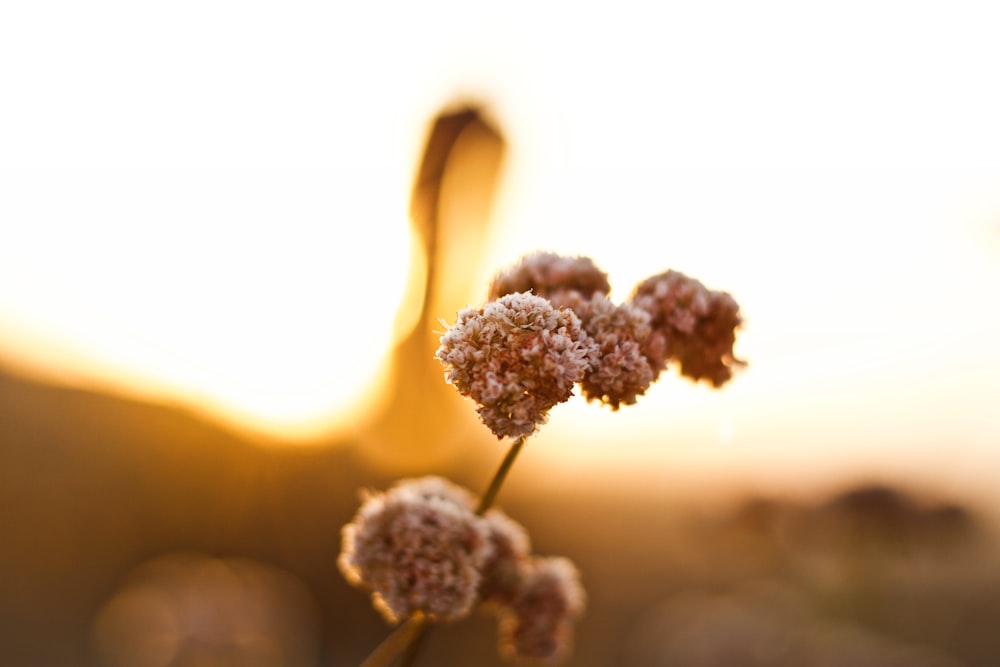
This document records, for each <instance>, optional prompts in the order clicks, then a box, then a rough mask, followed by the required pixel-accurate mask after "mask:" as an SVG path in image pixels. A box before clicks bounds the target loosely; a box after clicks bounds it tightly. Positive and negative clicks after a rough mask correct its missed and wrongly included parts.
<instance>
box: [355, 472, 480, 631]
mask: <svg viewBox="0 0 1000 667" xmlns="http://www.w3.org/2000/svg"><path fill="white" fill-rule="evenodd" d="M491 551H492V543H491V542H490V539H489V531H488V529H487V527H486V525H485V524H484V522H483V521H482V520H481V518H480V517H477V516H476V515H475V514H474V513H473V511H472V496H471V494H469V493H468V492H467V491H465V490H464V489H462V488H460V487H457V486H455V485H454V484H451V483H450V482H448V481H447V480H444V479H442V478H439V477H424V478H421V479H411V480H403V481H400V482H398V483H397V484H396V485H394V486H393V487H392V488H391V489H389V490H388V491H387V492H386V493H384V494H378V493H372V494H370V495H368V497H367V498H366V499H365V501H364V503H363V504H362V506H361V508H360V509H359V510H358V513H357V515H356V516H355V517H354V520H353V521H352V522H351V523H349V524H347V525H346V526H344V528H343V548H342V551H341V554H340V558H339V560H338V565H339V566H340V569H341V571H342V572H343V573H344V576H345V577H346V578H347V580H348V581H350V582H351V583H352V584H355V585H362V586H365V587H367V588H369V589H371V591H372V599H373V601H374V603H375V606H376V607H377V608H378V609H379V611H380V612H381V613H382V614H383V616H385V618H386V619H387V620H389V621H390V622H396V621H398V620H399V619H401V618H404V617H406V616H409V615H411V614H413V613H414V612H416V611H421V612H423V613H425V614H427V615H428V616H429V617H430V618H433V619H438V620H444V621H448V620H455V619H458V618H461V617H463V616H465V615H467V614H468V613H469V611H470V610H471V609H472V607H473V605H474V604H475V602H476V599H477V595H478V591H479V585H480V580H481V574H480V572H481V570H482V567H483V565H484V564H485V563H486V562H487V560H488V559H489V557H490V554H491Z"/></svg>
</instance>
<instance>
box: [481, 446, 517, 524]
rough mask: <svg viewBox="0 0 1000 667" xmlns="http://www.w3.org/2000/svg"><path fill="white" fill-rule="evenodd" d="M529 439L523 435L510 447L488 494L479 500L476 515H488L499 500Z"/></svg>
mask: <svg viewBox="0 0 1000 667" xmlns="http://www.w3.org/2000/svg"><path fill="white" fill-rule="evenodd" d="M527 439H528V436H525V435H522V436H520V437H519V438H518V439H517V440H515V441H514V444H513V445H511V446H510V449H509V450H507V456H505V457H504V459H503V461H501V462H500V467H499V468H497V471H496V472H495V473H494V474H493V479H492V480H491V481H490V485H489V487H488V488H487V489H486V493H484V494H483V497H482V498H481V499H480V500H479V507H477V508H476V514H478V515H480V516H481V515H483V514H485V513H486V510H488V509H489V508H490V507H492V506H493V501H495V500H496V499H497V494H498V493H500V487H501V486H503V481H504V480H505V479H507V473H508V472H510V469H511V467H512V466H513V465H514V461H515V460H516V459H517V455H518V454H519V453H520V452H521V448H523V447H524V441H525V440H527Z"/></svg>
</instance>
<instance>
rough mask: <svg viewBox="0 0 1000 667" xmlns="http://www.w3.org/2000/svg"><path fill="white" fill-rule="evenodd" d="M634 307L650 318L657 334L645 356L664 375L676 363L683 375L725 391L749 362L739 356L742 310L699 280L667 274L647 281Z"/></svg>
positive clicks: (645, 348) (646, 347) (645, 347)
mask: <svg viewBox="0 0 1000 667" xmlns="http://www.w3.org/2000/svg"><path fill="white" fill-rule="evenodd" d="M632 303H634V304H635V305H636V306H638V307H639V308H641V309H643V310H645V311H646V312H647V313H649V315H650V317H651V321H650V323H651V325H652V327H653V332H652V334H651V335H650V336H649V337H648V338H647V339H646V342H645V344H644V345H643V351H644V352H645V354H646V356H647V358H648V359H649V361H650V364H651V365H652V367H653V369H654V371H655V372H656V373H659V372H660V371H662V370H663V369H664V368H665V367H666V364H667V361H668V360H669V359H673V360H675V361H677V362H679V363H680V365H681V375H684V376H686V377H689V378H691V379H692V380H694V381H696V382H697V381H698V380H701V379H703V378H704V379H706V380H708V381H709V382H711V383H712V385H713V386H715V387H721V386H722V385H723V384H725V383H726V382H727V381H728V380H729V379H730V378H731V377H732V375H733V367H735V366H741V365H743V364H744V362H742V361H740V360H739V359H736V358H735V357H734V356H733V344H734V343H735V341H736V329H737V328H739V326H740V324H741V323H742V320H741V318H740V312H739V310H740V309H739V305H737V303H736V301H735V300H734V299H733V297H731V296H730V295H729V294H727V293H725V292H717V291H712V290H709V289H708V288H706V287H705V286H704V285H702V284H701V283H700V282H699V281H697V280H695V279H694V278H689V277H687V276H686V275H684V274H683V273H680V272H678V271H667V272H665V273H661V274H659V275H656V276H653V277H651V278H648V279H646V280H644V281H643V282H641V283H640V284H639V285H638V286H637V287H636V289H635V293H634V295H633V296H632Z"/></svg>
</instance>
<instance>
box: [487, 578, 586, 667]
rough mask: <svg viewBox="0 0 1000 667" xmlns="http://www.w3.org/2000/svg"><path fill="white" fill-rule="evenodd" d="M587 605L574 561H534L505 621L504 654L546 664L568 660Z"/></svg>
mask: <svg viewBox="0 0 1000 667" xmlns="http://www.w3.org/2000/svg"><path fill="white" fill-rule="evenodd" d="M584 602H585V594H584V592H583V587H582V586H581V585H580V574H579V572H578V571H577V569H576V567H575V566H574V565H573V563H572V562H571V561H569V560H568V559H566V558H536V559H533V561H532V563H531V568H530V571H529V573H528V575H527V577H526V578H525V580H524V582H523V583H522V587H521V591H520V593H519V594H518V596H517V598H516V599H515V600H514V602H513V604H511V606H510V607H509V608H508V609H507V610H505V613H504V615H503V617H502V618H501V621H500V650H501V653H503V654H504V655H505V656H506V657H510V658H519V659H526V660H537V661H546V662H548V661H558V660H561V659H563V658H565V657H566V656H567V655H568V653H569V650H570V647H571V645H572V638H573V622H574V621H575V620H576V619H577V618H579V616H580V615H581V614H582V613H583V608H584Z"/></svg>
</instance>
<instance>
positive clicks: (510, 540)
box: [479, 509, 531, 605]
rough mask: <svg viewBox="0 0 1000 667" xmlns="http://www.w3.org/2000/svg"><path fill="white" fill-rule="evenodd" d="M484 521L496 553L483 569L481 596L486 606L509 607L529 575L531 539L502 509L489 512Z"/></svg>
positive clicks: (491, 555) (493, 552)
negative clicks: (498, 605) (491, 604)
mask: <svg viewBox="0 0 1000 667" xmlns="http://www.w3.org/2000/svg"><path fill="white" fill-rule="evenodd" d="M483 520H484V522H485V523H486V527H487V529H488V530H489V535H490V543H491V544H492V545H493V550H492V553H491V554H490V558H489V560H487V561H486V564H485V565H484V566H483V581H482V584H481V585H480V587H479V597H480V600H481V601H482V602H485V603H496V604H501V605H505V604H510V603H511V602H512V601H513V599H514V597H515V596H516V595H517V592H518V590H519V589H520V586H521V583H522V581H523V580H524V577H525V575H526V573H527V567H528V564H529V562H530V561H529V558H528V556H529V554H530V553H531V540H530V539H529V538H528V533H527V531H526V530H525V529H524V527H523V526H522V525H521V524H519V523H518V522H516V521H514V520H513V519H511V518H510V517H509V516H507V515H506V514H504V513H503V512H501V511H500V510H496V509H493V510H490V511H489V512H487V513H486V515H485V516H484V517H483Z"/></svg>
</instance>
